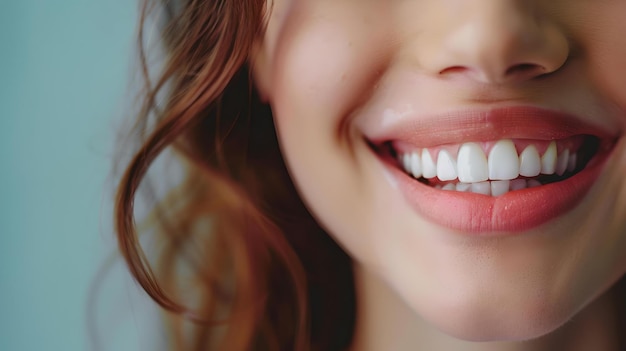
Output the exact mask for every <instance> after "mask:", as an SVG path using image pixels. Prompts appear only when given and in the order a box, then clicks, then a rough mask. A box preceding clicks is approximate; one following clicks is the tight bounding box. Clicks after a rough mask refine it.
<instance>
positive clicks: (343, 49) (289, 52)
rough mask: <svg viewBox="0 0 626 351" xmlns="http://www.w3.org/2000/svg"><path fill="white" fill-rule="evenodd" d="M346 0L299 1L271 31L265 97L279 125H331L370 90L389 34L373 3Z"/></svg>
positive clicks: (298, 127) (382, 62) (347, 113)
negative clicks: (336, 1)
mask: <svg viewBox="0 0 626 351" xmlns="http://www.w3.org/2000/svg"><path fill="white" fill-rule="evenodd" d="M345 3H346V4H344V5H343V7H342V6H341V5H330V4H328V1H320V2H319V3H318V4H311V3H308V2H302V3H298V4H296V5H294V6H293V9H292V11H291V12H290V14H289V18H288V19H287V20H286V21H285V22H284V24H283V26H282V28H281V30H280V31H279V32H278V33H275V35H276V36H277V37H278V40H277V42H276V45H275V47H274V50H273V53H272V60H271V61H272V62H271V67H270V71H271V72H272V77H271V81H272V87H271V97H270V100H271V102H272V107H273V108H274V110H275V111H274V112H275V117H276V118H277V124H279V128H281V129H284V127H287V126H290V125H295V124H297V125H296V126H294V127H293V128H294V129H306V128H309V127H315V126H320V127H321V126H324V127H325V128H327V129H332V128H336V127H338V126H339V125H340V123H341V122H342V121H341V120H342V119H346V118H348V117H349V115H350V113H351V112H352V110H353V109H354V108H355V106H356V105H357V104H358V103H359V102H360V100H362V99H363V98H365V96H364V95H365V94H368V93H369V92H370V91H371V88H372V87H373V85H374V81H375V79H376V73H377V72H380V71H381V66H382V65H383V64H384V61H385V49H384V48H383V45H380V43H384V42H385V41H384V40H382V39H383V38H386V37H387V38H388V37H389V35H388V33H385V31H384V30H380V29H381V28H384V26H383V25H382V23H381V16H375V15H374V14H375V11H374V10H373V9H371V8H369V7H368V6H363V7H362V9H361V10H360V11H355V10H354V5H349V3H350V1H346V2H345ZM327 7H330V8H331V9H327ZM370 7H371V6H370ZM312 117H313V118H312ZM290 128H291V127H290Z"/></svg>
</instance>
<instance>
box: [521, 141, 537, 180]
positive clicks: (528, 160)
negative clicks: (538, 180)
mask: <svg viewBox="0 0 626 351" xmlns="http://www.w3.org/2000/svg"><path fill="white" fill-rule="evenodd" d="M539 173H541V158H540V157H539V152H537V148H536V147H535V146H534V145H528V146H527V147H526V148H525V149H524V151H522V154H521V155H520V156H519V174H520V175H522V176H524V177H536V176H538V175H539Z"/></svg>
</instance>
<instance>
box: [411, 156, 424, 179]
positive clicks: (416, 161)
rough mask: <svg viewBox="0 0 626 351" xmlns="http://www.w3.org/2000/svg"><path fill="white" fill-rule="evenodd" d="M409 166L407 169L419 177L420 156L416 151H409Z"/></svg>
mask: <svg viewBox="0 0 626 351" xmlns="http://www.w3.org/2000/svg"><path fill="white" fill-rule="evenodd" d="M410 162H411V163H410V164H411V168H410V169H409V171H410V172H411V174H413V177H415V178H419V177H421V176H422V158H421V157H420V155H419V154H418V153H417V152H413V153H411V160H410Z"/></svg>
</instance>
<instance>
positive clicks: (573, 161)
mask: <svg viewBox="0 0 626 351" xmlns="http://www.w3.org/2000/svg"><path fill="white" fill-rule="evenodd" d="M576 158H577V156H576V153H573V154H571V155H569V160H568V161H567V171H568V172H573V171H574V169H576Z"/></svg>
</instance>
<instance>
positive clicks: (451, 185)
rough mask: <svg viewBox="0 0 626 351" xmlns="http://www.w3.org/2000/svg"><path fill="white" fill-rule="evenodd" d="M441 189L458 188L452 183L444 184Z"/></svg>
mask: <svg viewBox="0 0 626 351" xmlns="http://www.w3.org/2000/svg"><path fill="white" fill-rule="evenodd" d="M441 190H456V186H455V185H454V184H452V183H448V184H446V185H444V186H443V187H442V188H441Z"/></svg>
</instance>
